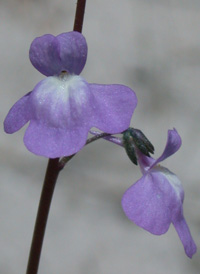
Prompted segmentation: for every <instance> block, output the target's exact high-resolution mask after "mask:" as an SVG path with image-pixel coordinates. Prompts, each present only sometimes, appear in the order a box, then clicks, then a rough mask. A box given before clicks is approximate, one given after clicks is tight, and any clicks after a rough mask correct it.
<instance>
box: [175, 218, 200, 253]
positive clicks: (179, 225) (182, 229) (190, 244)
mask: <svg viewBox="0 0 200 274" xmlns="http://www.w3.org/2000/svg"><path fill="white" fill-rule="evenodd" d="M173 225H174V227H175V229H176V231H177V233H178V235H179V237H180V240H181V242H182V244H183V246H184V249H185V253H186V254H187V256H188V257H189V258H192V256H193V255H194V253H196V251H197V247H196V244H195V242H194V240H193V238H192V236H191V233H190V230H189V227H188V225H187V223H186V221H185V219H184V217H183V215H182V214H180V218H178V219H177V218H176V219H175V220H174V221H173Z"/></svg>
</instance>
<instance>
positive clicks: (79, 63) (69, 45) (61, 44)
mask: <svg viewBox="0 0 200 274" xmlns="http://www.w3.org/2000/svg"><path fill="white" fill-rule="evenodd" d="M29 57H30V61H31V63H32V65H33V66H34V67H35V68H36V69H37V70H39V71H40V72H41V73H42V74H44V75H46V76H53V75H59V74H60V73H61V72H62V71H67V72H68V73H70V74H77V75H78V74H80V73H81V71H82V69H83V67H84V65H85V63H86V59H87V43H86V40H85V38H84V36H83V35H82V34H81V33H79V32H75V31H72V32H67V33H62V34H60V35H58V36H56V37H55V36H53V35H51V34H45V35H43V36H41V37H37V38H35V39H34V40H33V42H32V44H31V47H30V51H29Z"/></svg>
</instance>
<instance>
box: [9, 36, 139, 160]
mask: <svg viewBox="0 0 200 274" xmlns="http://www.w3.org/2000/svg"><path fill="white" fill-rule="evenodd" d="M29 57H30V61H31V63H32V64H33V66H34V67H35V68H36V69H37V70H38V71H39V72H41V73H42V74H44V75H45V76H47V78H45V79H44V80H42V81H40V82H39V83H38V84H37V85H36V86H35V87H34V89H33V90H32V91H31V92H29V93H28V94H26V95H25V96H23V97H22V98H21V99H19V101H17V102H16V103H15V104H14V106H13V107H12V108H11V110H10V111H9V113H8V115H7V117H6V119H5V121H4V129H5V132H6V133H14V132H16V131H18V130H19V129H20V128H21V127H23V126H24V125H25V124H26V123H27V122H29V121H30V123H29V125H28V127H27V129H26V132H25V135H24V143H25V145H26V147H27V148H28V150H30V151H31V152H33V153H35V154H37V155H42V156H45V157H49V158H56V157H61V156H69V155H72V154H74V153H76V152H78V151H79V150H80V149H81V148H82V147H83V146H84V145H85V143H86V139H87V135H88V131H89V130H90V129H91V128H92V127H96V128H98V129H100V130H102V131H105V132H108V133H111V134H115V133H119V132H122V131H124V130H125V129H127V128H128V126H129V124H130V120H131V116H132V114H133V111H134V109H135V107H136V105H137V98H136V95H135V93H134V92H133V91H132V90H131V89H130V88H128V87H126V86H124V85H99V84H89V83H87V82H86V81H85V80H84V79H83V78H82V77H81V76H79V74H80V73H81V71H82V69H83V67H84V65H85V63H86V58H87V43H86V41H85V38H84V37H83V35H82V34H81V33H79V32H74V31H73V32H68V33H62V34H60V35H58V36H56V37H55V36H53V35H51V34H46V35H44V36H41V37H38V38H36V39H35V40H34V41H33V42H32V44H31V47H30V52H29Z"/></svg>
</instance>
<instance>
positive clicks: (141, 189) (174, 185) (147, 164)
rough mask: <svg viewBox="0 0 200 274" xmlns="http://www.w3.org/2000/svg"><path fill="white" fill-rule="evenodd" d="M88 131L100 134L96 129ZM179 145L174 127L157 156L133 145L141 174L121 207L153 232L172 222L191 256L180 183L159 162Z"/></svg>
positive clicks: (165, 228) (193, 246)
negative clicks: (143, 151) (150, 155)
mask: <svg viewBox="0 0 200 274" xmlns="http://www.w3.org/2000/svg"><path fill="white" fill-rule="evenodd" d="M90 132H91V133H92V134H93V135H96V136H98V135H99V132H96V131H90ZM104 139H105V140H107V141H110V142H112V143H115V144H117V145H120V146H123V141H122V139H120V138H117V137H114V136H108V137H104ZM180 146H181V137H180V136H179V134H178V132H177V131H176V130H175V129H173V130H169V131H168V139H167V144H166V147H165V149H164V152H163V153H162V155H161V156H160V157H159V158H158V159H157V160H155V159H153V158H152V157H148V156H145V155H144V154H142V153H141V152H140V151H139V150H138V148H137V147H135V150H136V154H137V160H138V163H139V165H140V169H141V171H142V173H143V176H142V178H141V179H139V180H138V181H137V182H136V183H134V184H133V185H132V186H131V187H130V188H129V189H127V191H126V192H125V193H124V195H123V197H122V208H123V210H124V213H125V214H126V216H127V217H128V218H129V219H130V220H131V221H132V222H134V223H135V224H136V225H138V226H140V227H142V228H144V229H145V230H147V231H149V232H150V233H152V234H155V235H161V234H164V233H166V232H167V231H168V229H169V226H170V224H171V223H172V224H173V225H174V227H175V229H176V231H177V233H178V235H179V237H180V240H181V242H182V244H183V246H184V249H185V253H186V255H187V256H188V257H190V258H192V256H193V254H194V253H196V250H197V247H196V244H195V243H194V240H193V238H192V236H191V233H190V230H189V227H188V225H187V223H186V221H185V218H184V216H183V200H184V190H183V187H182V185H181V182H180V180H179V179H178V178H177V176H176V175H175V174H174V173H172V172H171V171H169V170H168V169H167V168H165V167H162V166H160V165H158V163H160V162H161V161H163V160H165V159H166V158H168V157H169V156H171V155H172V154H174V153H175V152H176V151H177V150H178V149H179V148H180Z"/></svg>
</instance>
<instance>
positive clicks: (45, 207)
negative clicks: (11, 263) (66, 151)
mask: <svg viewBox="0 0 200 274" xmlns="http://www.w3.org/2000/svg"><path fill="white" fill-rule="evenodd" d="M59 171H60V169H59V158H56V159H49V162H48V166H47V171H46V175H45V179H44V185H43V189H42V193H41V197H40V203H39V207H38V213H37V217H36V222H35V229H34V233H33V239H32V244H31V250H30V255H29V261H28V266H27V272H26V273H27V274H36V273H37V271H38V266H39V260H40V254H41V250H42V244H43V239H44V234H45V228H46V224H47V219H48V214H49V209H50V205H51V200H52V197H53V192H54V188H55V185H56V181H57V178H58V173H59Z"/></svg>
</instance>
